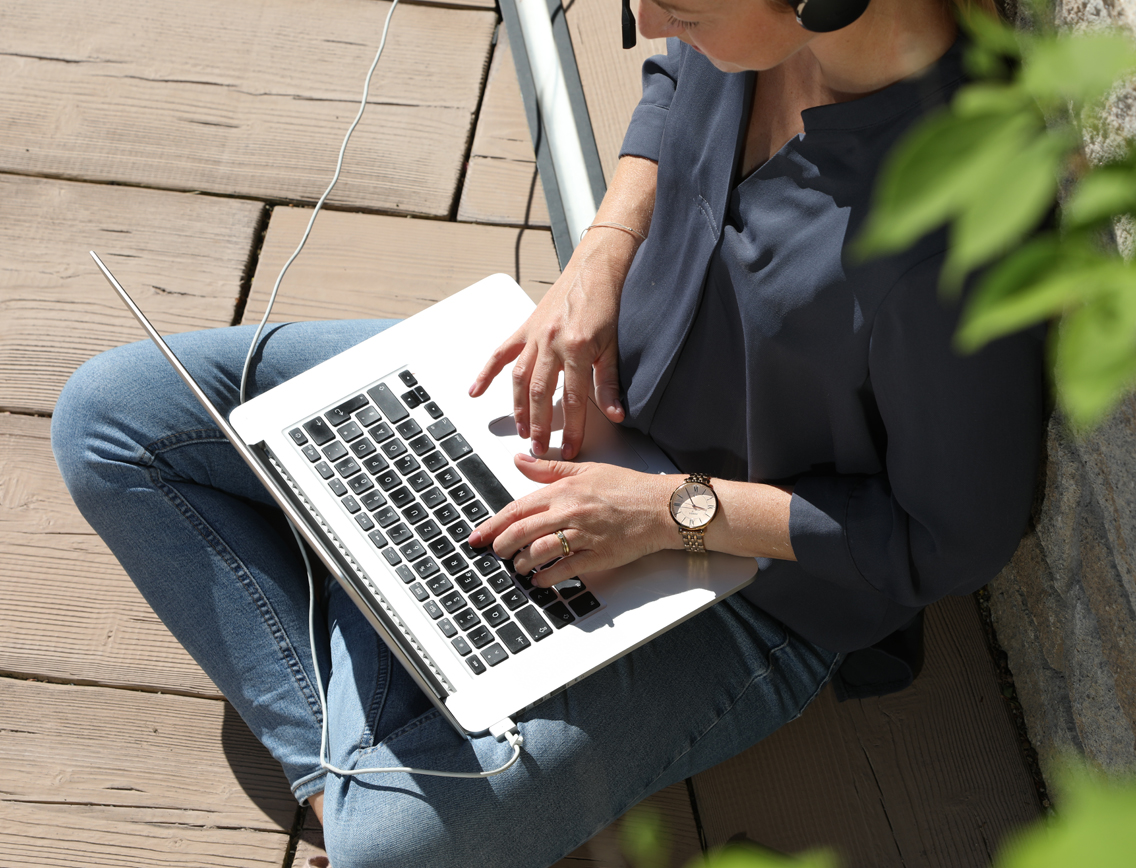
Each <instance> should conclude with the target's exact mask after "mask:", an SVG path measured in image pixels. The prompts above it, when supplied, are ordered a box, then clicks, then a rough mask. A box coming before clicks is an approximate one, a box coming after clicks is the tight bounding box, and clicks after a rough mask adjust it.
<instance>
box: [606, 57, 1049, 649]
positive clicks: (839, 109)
mask: <svg viewBox="0 0 1136 868" xmlns="http://www.w3.org/2000/svg"><path fill="white" fill-rule="evenodd" d="M668 47H669V51H668V54H667V55H666V56H665V57H655V58H651V59H650V60H648V61H647V63H646V64H645V66H644V72H643V84H644V86H643V99H642V101H641V103H640V104H639V106H638V108H637V109H636V110H635V114H634V116H633V119H632V122H631V126H630V129H629V130H628V133H627V137H626V139H625V141H624V145H623V149H622V153H624V154H632V155H637V156H642V157H647V158H650V159H652V160H657V161H658V164H659V175H658V193H657V198H656V205H655V212H654V219H653V221H652V223H651V229H650V233H649V237H648V239H647V241H646V242H645V243H644V244H643V245H642V246H641V247H640V249H639V252H638V255H637V257H636V260H635V262H634V265H633V266H632V269H631V271H630V273H629V274H628V276H627V281H626V284H625V286H624V290H623V296H622V301H621V309H620V318H619V350H620V377H621V382H622V386H623V389H624V402H625V407H626V410H627V413H628V421H627V424H630V425H633V426H634V427H636V428H638V429H640V430H642V431H644V432H646V433H648V434H649V435H650V436H651V437H652V438H653V439H654V440H655V441H656V442H657V443H659V445H660V446H662V447H663V448H664V449H665V450H666V451H667V452H668V453H669V454H670V455H671V457H672V458H673V459H674V461H675V463H676V464H677V465H678V466H679V467H680V468H681V469H682V470H684V471H688V472H689V471H701V472H704V473H709V474H710V475H711V476H718V477H722V478H729V479H738V480H748V481H753V482H775V483H781V484H789V485H792V486H794V490H793V498H792V504H791V513H790V536H791V540H792V543H793V549H794V551H795V553H796V555H797V558H798V560H797V562H796V563H793V562H788V561H773V560H763V561H761V563H760V566H761V570H760V572H759V574H758V576H757V579H756V581H755V582H754V583H753V584H752V585H751V586H750V587H749V588H748V589H746V590H745V591H743V593H744V594H745V596H746V597H748V598H749V599H750V600H752V601H753V602H754V603H756V604H758V605H759V606H761V607H762V608H764V609H765V610H766V611H768V612H769V613H771V614H772V615H774V616H776V617H777V618H779V619H780V620H781V621H783V622H784V623H785V624H786V625H787V626H789V627H790V628H792V629H793V630H795V631H797V632H798V633H799V634H801V635H803V636H804V637H805V638H807V639H810V640H812V641H814V642H816V643H817V644H819V645H821V646H823V647H826V648H829V649H831V650H834V651H852V650H855V649H862V648H867V647H868V646H871V645H875V644H877V643H879V642H881V640H885V637H888V636H889V635H890V634H893V633H894V632H895V631H897V630H900V629H901V628H903V627H904V626H905V625H907V624H909V623H910V622H912V620H913V618H914V617H915V616H916V615H917V614H918V613H919V611H920V610H921V609H922V607H923V606H926V605H927V604H928V603H931V602H933V601H934V600H936V599H938V598H939V597H942V596H944V595H946V594H963V593H969V592H971V591H973V590H975V589H976V588H978V587H980V586H981V585H983V584H985V583H986V582H988V581H989V580H990V579H991V578H993V576H994V575H995V574H996V573H997V572H998V571H999V570H1000V569H1001V567H1002V566H1003V565H1004V564H1005V563H1006V562H1007V561H1008V560H1009V558H1010V556H1011V555H1012V554H1013V552H1014V549H1015V547H1016V545H1017V543H1018V540H1019V538H1020V537H1021V535H1022V532H1023V530H1024V529H1025V526H1026V521H1027V518H1028V514H1029V509H1030V503H1031V499H1032V493H1033V487H1034V480H1035V473H1036V466H1037V461H1038V454H1039V445H1040V436H1041V431H1042V416H1043V404H1044V377H1043V373H1042V344H1043V333H1042V332H1041V330H1034V331H1031V332H1027V333H1022V334H1018V335H1014V336H1012V337H1010V338H1007V339H1003V340H1000V341H997V342H995V343H993V344H991V345H989V346H987V347H986V348H985V349H983V350H982V351H980V352H978V353H976V354H973V355H960V354H958V353H956V351H955V350H954V349H953V347H952V344H951V339H952V335H953V333H954V331H955V328H956V325H957V317H958V310H957V307H956V306H955V305H954V304H951V303H947V302H944V301H942V300H941V298H940V296H939V293H938V289H937V286H938V274H939V269H940V266H941V264H942V260H943V257H944V253H945V237H946V236H945V233H944V232H939V233H935V234H932V235H930V236H928V237H926V238H924V239H922V240H921V241H920V242H919V243H918V244H917V245H916V246H915V247H914V248H913V249H911V250H909V251H907V252H905V253H903V254H900V255H897V256H891V257H885V258H881V259H876V260H871V261H868V262H860V261H858V260H857V259H856V257H854V256H853V255H852V254H851V253H850V250H849V245H850V243H851V241H852V240H853V239H854V238H855V237H856V235H857V232H858V231H859V229H860V228H861V227H862V225H863V223H864V219H865V216H866V214H867V212H868V207H869V202H870V198H871V192H872V187H873V184H874V181H875V178H876V175H877V171H878V169H879V166H880V163H881V160H882V158H883V156H884V155H885V153H886V152H887V150H888V149H889V147H890V146H891V145H892V144H894V143H895V141H896V140H897V139H898V138H899V137H900V136H901V134H902V133H903V132H904V131H905V130H906V129H907V128H908V127H909V126H910V125H911V124H912V123H913V122H915V121H916V120H918V119H919V118H920V117H922V116H923V115H925V114H926V113H927V112H929V111H932V110H933V109H934V108H935V107H937V106H940V105H941V104H943V103H944V102H945V101H947V100H949V99H950V97H951V95H952V94H953V93H954V92H955V90H956V89H957V88H958V86H959V85H960V84H961V80H962V73H961V60H960V58H961V53H962V52H961V48H960V47H959V46H958V45H956V46H955V47H954V48H952V49H951V51H949V52H948V53H947V54H946V55H945V56H944V57H943V58H942V59H941V60H940V61H939V62H938V63H937V64H936V65H935V66H934V67H933V68H932V69H930V70H929V71H928V72H927V73H926V74H924V75H922V76H921V77H919V78H918V79H912V80H905V81H902V82H899V83H897V84H894V85H892V86H891V87H888V88H886V89H884V90H882V91H878V92H876V93H873V94H871V95H868V96H865V97H863V98H860V99H857V100H854V101H852V102H845V103H840V104H836V105H829V106H821V107H818V108H812V109H808V110H807V111H805V112H804V113H803V120H804V127H805V132H804V134H803V135H802V136H800V137H797V138H794V139H793V140H792V141H790V142H788V143H787V144H786V145H785V146H784V147H783V148H781V150H780V151H778V152H777V153H776V154H775V155H774V156H773V157H771V158H770V160H769V161H768V162H767V163H765V164H764V165H763V166H761V167H760V168H758V169H757V170H756V171H754V172H753V173H752V174H751V175H749V176H748V177H745V178H742V177H740V163H741V158H742V152H743V148H744V142H745V132H746V128H747V124H748V120H749V116H748V115H749V107H750V105H751V102H752V93H753V85H754V81H755V80H756V79H755V77H754V74H753V73H737V74H729V73H722V72H719V71H718V70H716V69H714V67H713V66H712V65H711V64H710V63H709V62H708V61H707V60H706V59H705V58H704V57H703V56H702V55H700V54H698V53H697V52H695V51H693V50H691V49H690V48H689V47H688V46H686V45H684V44H682V43H680V42H679V41H678V40H673V39H672V40H670V42H669V46H668ZM726 508H728V506H727V507H726Z"/></svg>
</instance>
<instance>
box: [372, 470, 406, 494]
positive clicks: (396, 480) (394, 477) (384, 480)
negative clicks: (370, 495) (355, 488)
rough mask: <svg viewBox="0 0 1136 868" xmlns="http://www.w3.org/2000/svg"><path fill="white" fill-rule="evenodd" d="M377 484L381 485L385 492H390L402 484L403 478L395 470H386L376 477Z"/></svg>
mask: <svg viewBox="0 0 1136 868" xmlns="http://www.w3.org/2000/svg"><path fill="white" fill-rule="evenodd" d="M375 482H377V483H379V488H381V489H382V490H383V491H390V490H391V489H392V488H394V487H395V486H396V485H401V484H402V477H400V476H399V475H398V474H397V473H395V472H394V471H393V470H384V471H383V472H382V473H378V474H376V475H375Z"/></svg>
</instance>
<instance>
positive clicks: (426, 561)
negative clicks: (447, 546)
mask: <svg viewBox="0 0 1136 868" xmlns="http://www.w3.org/2000/svg"><path fill="white" fill-rule="evenodd" d="M414 572H416V573H418V576H419V578H423V579H425V578H428V577H430V576H432V575H434V573H436V572H438V565H437V563H435V562H434V559H433V558H430V557H425V558H423V559H422V560H420V561H419V562H418V563H416V564H415V565H414Z"/></svg>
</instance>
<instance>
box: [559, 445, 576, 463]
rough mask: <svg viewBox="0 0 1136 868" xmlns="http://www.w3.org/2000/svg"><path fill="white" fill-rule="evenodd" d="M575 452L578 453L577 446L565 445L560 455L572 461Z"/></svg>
mask: <svg viewBox="0 0 1136 868" xmlns="http://www.w3.org/2000/svg"><path fill="white" fill-rule="evenodd" d="M575 454H576V449H575V447H572V446H563V447H561V449H560V457H561V458H563V459H564V460H565V461H571V460H572V456H574V455H575Z"/></svg>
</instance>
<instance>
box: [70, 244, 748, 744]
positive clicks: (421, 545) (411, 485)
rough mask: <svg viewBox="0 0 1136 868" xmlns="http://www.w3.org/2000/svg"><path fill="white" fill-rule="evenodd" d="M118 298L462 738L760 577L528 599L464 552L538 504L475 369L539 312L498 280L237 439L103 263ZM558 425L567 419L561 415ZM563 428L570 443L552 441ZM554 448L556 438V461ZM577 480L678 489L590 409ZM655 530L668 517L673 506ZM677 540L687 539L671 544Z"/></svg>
mask: <svg viewBox="0 0 1136 868" xmlns="http://www.w3.org/2000/svg"><path fill="white" fill-rule="evenodd" d="M91 255H92V256H93V257H94V259H95V261H96V262H97V263H98V265H99V268H100V269H101V270H102V272H103V274H104V275H105V276H106V278H107V279H108V280H109V281H110V282H111V285H112V286H114V288H115V289H116V290H117V291H118V293H119V295H120V296H121V297H122V299H123V301H125V302H126V304H127V306H128V307H129V308H130V310H131V311H132V312H133V313H134V315H135V317H136V318H137V319H138V320H139V322H140V323H141V324H142V325H143V327H144V328H145V329H146V331H147V332H148V333H149V335H150V337H151V338H152V339H153V340H154V341H155V343H157V344H158V346H159V349H160V350H161V351H162V353H163V354H164V355H165V356H166V358H167V359H168V360H169V361H170V363H171V364H172V365H173V366H174V367H175V368H176V369H177V371H178V373H179V374H180V376H181V377H182V379H183V380H185V382H186V384H187V385H188V386H189V387H190V388H191V389H192V390H193V392H194V394H195V395H196V396H197V398H198V400H199V401H201V403H202V404H203V405H204V406H205V408H206V410H207V411H208V412H209V414H210V416H211V417H212V418H213V420H214V421H215V422H216V424H217V425H218V426H219V427H220V429H221V430H222V431H223V432H224V433H225V435H226V436H227V437H228V438H229V439H230V440H231V441H232V442H233V445H234V446H235V447H236V448H237V450H238V452H239V453H240V454H241V456H242V457H243V458H244V459H245V461H246V462H247V463H248V465H249V466H250V467H251V468H252V470H253V472H254V473H255V474H256V475H257V477H258V478H259V479H260V480H261V482H262V483H263V484H264V485H265V487H266V488H267V489H268V491H269V492H270V493H271V494H272V496H273V498H274V499H275V500H276V501H277V503H278V504H279V505H280V507H281V508H282V509H283V510H284V512H285V513H286V514H287V516H288V517H289V518H290V519H291V520H292V522H293V523H294V524H296V526H297V528H298V529H299V530H300V532H301V534H302V535H303V537H304V539H305V540H306V541H307V542H308V544H309V545H311V546H312V548H313V549H314V550H315V551H316V552H317V553H318V554H319V556H320V558H321V559H322V560H323V562H324V564H325V565H326V566H327V568H328V569H329V570H330V572H331V574H332V575H333V576H334V577H335V578H336V580H338V582H339V583H340V584H341V585H342V586H343V588H344V589H345V590H346V592H347V593H348V595H349V596H350V597H351V599H352V600H354V602H355V603H356V605H357V606H358V607H359V608H360V610H361V611H362V612H363V614H364V615H365V616H366V618H367V620H368V621H369V622H370V623H371V625H372V626H373V627H374V628H375V630H376V631H378V633H379V635H380V636H381V637H382V638H383V640H384V641H385V642H386V644H387V645H388V646H389V648H390V650H391V652H392V653H393V654H394V655H395V657H397V658H398V660H399V661H400V662H401V663H402V664H403V665H404V666H405V667H406V669H407V670H408V671H409V672H410V674H411V675H412V676H413V677H414V679H415V681H416V682H417V683H418V685H419V686H420V687H421V688H422V690H423V691H424V692H425V693H426V694H427V695H428V696H429V697H430V698H431V699H432V700H433V701H434V704H435V705H436V706H437V707H438V708H439V709H440V710H441V711H442V712H443V713H444V714H445V715H446V717H447V718H448V719H449V720H450V721H451V723H452V724H453V725H454V726H455V727H456V728H458V729H459V730H463V731H466V732H470V733H482V732H486V731H488V730H490V729H492V728H495V727H494V725H495V724H498V723H500V722H501V721H503V720H505V719H506V718H510V717H515V716H516V715H518V714H520V713H521V712H523V711H525V710H526V709H528V708H530V707H531V706H533V705H535V704H536V703H538V702H540V701H541V700H542V699H544V698H546V697H548V696H550V695H552V694H553V693H556V692H557V691H559V690H561V689H563V688H564V687H566V686H568V685H570V684H572V683H574V682H576V681H579V680H580V679H581V678H584V677H585V676H587V675H588V674H589V673H591V672H594V671H596V670H597V669H599V668H601V667H602V666H604V665H605V664H607V663H610V662H611V661H613V660H615V659H617V658H618V657H620V656H622V655H623V654H626V653H627V652H628V651H630V650H632V649H634V648H636V647H638V646H639V645H642V644H643V643H645V642H647V641H649V640H650V639H651V638H653V637H654V636H657V635H659V634H660V633H662V632H663V631H665V630H667V629H669V628H670V627H673V626H674V625H675V624H678V623H679V622H681V621H684V620H685V619H687V618H689V617H691V616H692V615H694V614H696V613H697V612H699V611H701V610H703V609H705V608H706V607H708V606H710V605H712V604H713V603H715V602H716V601H718V600H720V599H722V598H723V597H725V596H727V595H729V594H731V593H733V592H734V591H737V590H739V589H740V588H742V587H744V586H745V585H746V584H748V583H749V582H750V581H751V580H752V579H753V577H754V575H755V574H756V572H757V564H756V561H755V560H754V559H752V558H742V557H734V556H731V555H724V554H721V553H712V554H709V555H693V554H687V553H685V552H682V551H667V552H657V553H655V554H652V555H649V556H647V557H645V558H642V559H641V560H638V561H636V562H634V563H632V564H629V565H627V566H624V567H620V568H618V569H614V570H607V571H603V572H596V573H588V574H584V575H581V576H579V577H578V578H577V579H575V580H572V581H568V582H562V583H561V584H560V585H558V586H557V587H556V588H555V589H542V588H536V587H534V586H533V585H532V584H531V583H530V582H528V581H527V579H526V578H525V577H523V576H517V575H515V574H514V573H513V571H512V570H511V568H510V564H509V563H508V561H501V560H499V559H497V558H496V557H494V556H493V554H492V552H479V551H474V550H473V549H471V548H470V547H469V546H468V544H466V542H465V540H466V537H467V536H468V535H469V533H470V531H471V530H472V528H474V527H476V526H477V525H478V524H479V523H480V522H481V521H483V520H484V518H485V517H487V516H488V515H490V514H491V513H492V512H495V511H496V510H498V509H501V508H502V507H503V506H504V505H505V504H507V503H509V502H510V501H511V500H513V499H515V498H518V497H521V496H523V495H525V494H528V493H529V492H531V491H534V490H536V489H537V488H539V485H538V484H537V483H534V482H532V481H531V480H529V479H527V478H526V477H525V476H523V475H522V474H521V473H520V472H519V471H518V470H517V469H516V468H515V466H514V464H513V455H514V454H515V453H517V452H519V451H524V450H527V448H528V444H527V442H526V441H523V440H521V439H520V438H518V437H517V433H516V427H515V425H514V423H513V418H512V392H511V385H510V380H509V377H507V376H499V377H498V378H497V379H496V380H495V381H494V383H493V385H492V386H491V387H490V388H489V390H488V392H487V393H486V394H484V395H483V396H481V397H479V398H476V399H474V398H470V397H469V395H468V393H467V391H466V390H467V389H468V384H469V383H470V382H472V380H473V377H474V375H475V374H476V372H477V371H478V370H479V368H480V366H481V364H482V363H483V362H484V360H485V359H487V358H488V357H489V355H490V353H491V352H492V351H493V350H494V349H495V348H496V347H497V346H498V345H499V344H501V343H502V342H503V341H504V340H505V339H506V338H507V337H508V336H509V335H510V334H512V333H513V331H515V329H516V328H517V326H518V325H519V324H520V323H521V322H523V321H524V319H525V318H526V317H527V316H528V315H529V314H530V313H531V312H532V310H533V307H534V305H533V302H532V300H531V299H530V298H529V297H528V296H527V295H526V294H525V292H524V291H523V290H522V289H521V288H520V287H519V286H518V285H517V284H516V283H515V282H514V281H513V280H512V279H511V278H509V277H507V276H506V275H501V274H498V275H493V276H492V277H488V278H486V279H485V280H482V281H480V282H479V283H476V284H474V285H473V286H471V287H469V288H467V289H465V290H463V291H461V292H459V293H457V294H455V295H453V296H451V297H449V298H447V299H445V300H444V301H440V302H438V303H437V304H435V305H433V306H432V307H430V308H428V309H427V310H424V311H422V312H421V313H419V314H416V315H415V316H412V317H410V318H409V319H407V320H404V321H403V322H401V323H399V324H398V325H395V326H394V327H392V328H390V329H388V330H387V331H384V332H383V333H381V334H379V335H376V336H375V337H373V338H371V339H370V340H367V341H364V342H363V343H361V344H359V345H357V346H355V347H353V348H351V349H349V350H347V351H346V352H344V353H341V354H340V355H338V356H335V357H334V358H331V359H328V360H327V361H326V362H324V363H322V364H320V365H318V366H316V367H315V368H312V369H311V370H308V371H305V372H304V373H302V374H300V375H298V376H297V377H295V378H293V379H291V380H289V381H287V382H285V383H282V384H281V385H279V386H277V387H275V388H273V389H271V390H269V391H268V392H265V393H264V394H262V395H258V396H256V397H255V398H252V399H251V400H249V401H248V402H247V403H245V404H243V405H241V406H240V407H238V408H237V409H236V410H234V411H233V413H232V414H231V416H230V418H229V419H228V420H226V419H225V418H224V417H223V416H222V415H221V413H220V412H219V411H218V410H217V409H216V408H215V407H214V406H212V404H211V403H210V401H209V400H208V398H207V397H206V396H205V393H204V392H203V391H202V390H201V389H200V388H199V387H198V386H197V384H196V383H195V382H194V381H193V378H192V377H191V376H190V374H189V372H188V371H186V370H185V368H184V367H183V366H182V365H181V363H180V362H179V361H178V360H177V358H176V357H175V356H174V354H173V352H172V351H171V350H170V349H169V347H168V346H167V345H166V344H165V342H164V341H163V340H162V339H161V337H160V336H159V335H158V333H157V332H156V331H155V330H154V328H153V326H152V325H150V323H149V322H148V321H147V319H146V317H145V316H144V315H143V314H142V312H141V311H140V310H139V309H138V307H137V305H135V304H134V302H133V301H132V300H131V299H130V297H129V296H128V295H127V293H126V291H125V290H124V289H123V288H122V287H121V285H119V283H118V282H117V281H116V280H115V278H114V277H113V275H111V273H110V272H109V271H108V270H107V268H106V266H105V265H103V263H102V262H101V261H100V260H99V258H98V256H96V255H95V254H94V253H93V252H92V254H91ZM557 419H558V420H560V419H561V416H560V414H559V412H558V413H557ZM556 427H559V425H557V426H556ZM558 447H559V432H557V434H556V435H555V436H554V438H553V443H552V448H551V452H552V456H553V457H554V456H555V455H556V450H557V449H558ZM577 460H579V461H598V462H603V463H609V464H617V465H621V466H624V467H629V468H633V469H636V470H640V471H643V472H646V473H675V472H677V471H676V469H675V467H674V466H673V465H672V464H671V463H670V461H669V460H668V459H667V458H666V456H665V455H664V454H663V453H662V452H661V451H660V450H659V449H658V447H656V446H655V445H654V444H653V443H652V442H651V441H650V439H648V438H646V437H644V436H642V435H640V434H638V432H634V431H630V430H628V429H624V428H620V427H618V426H615V425H613V424H612V423H611V422H609V421H608V420H607V418H606V417H604V415H603V414H602V413H601V412H600V411H599V409H598V408H597V407H595V405H594V404H591V403H589V405H588V417H587V425H586V437H585V441H584V444H583V446H582V448H581V452H580V455H579V457H578V459H577ZM659 507H660V510H662V509H663V508H664V505H663V504H660V505H659ZM676 533H677V530H676Z"/></svg>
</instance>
